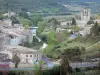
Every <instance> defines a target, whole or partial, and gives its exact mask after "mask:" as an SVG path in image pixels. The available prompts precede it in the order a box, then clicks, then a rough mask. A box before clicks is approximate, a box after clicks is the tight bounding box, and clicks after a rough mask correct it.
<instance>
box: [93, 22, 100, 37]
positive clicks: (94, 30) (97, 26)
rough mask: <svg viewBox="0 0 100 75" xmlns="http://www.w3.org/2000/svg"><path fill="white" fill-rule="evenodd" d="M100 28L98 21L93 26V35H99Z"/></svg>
mask: <svg viewBox="0 0 100 75" xmlns="http://www.w3.org/2000/svg"><path fill="white" fill-rule="evenodd" d="M99 28H100V26H99V25H98V23H97V22H96V23H95V24H94V26H93V27H92V28H91V35H92V36H99V32H100V31H99Z"/></svg>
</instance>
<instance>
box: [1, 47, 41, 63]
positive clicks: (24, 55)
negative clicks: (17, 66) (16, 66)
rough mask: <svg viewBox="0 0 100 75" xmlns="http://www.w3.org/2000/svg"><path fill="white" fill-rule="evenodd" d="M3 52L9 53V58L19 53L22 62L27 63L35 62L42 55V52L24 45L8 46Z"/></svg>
mask: <svg viewBox="0 0 100 75" xmlns="http://www.w3.org/2000/svg"><path fill="white" fill-rule="evenodd" d="M3 53H7V54H8V58H9V59H12V57H13V56H14V55H15V54H17V55H18V56H19V57H20V59H21V62H20V63H26V64H33V63H34V62H35V61H37V60H38V59H40V58H41V57H42V53H40V52H38V51H36V50H33V49H29V48H26V47H22V46H8V47H7V49H6V50H5V51H3Z"/></svg>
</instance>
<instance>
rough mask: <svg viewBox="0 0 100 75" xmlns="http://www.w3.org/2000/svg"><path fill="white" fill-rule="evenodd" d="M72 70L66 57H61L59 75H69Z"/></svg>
mask: <svg viewBox="0 0 100 75" xmlns="http://www.w3.org/2000/svg"><path fill="white" fill-rule="evenodd" d="M71 72H72V68H71V67H70V65H69V60H68V58H67V56H66V55H63V56H62V61H61V68H60V75H70V73H71Z"/></svg>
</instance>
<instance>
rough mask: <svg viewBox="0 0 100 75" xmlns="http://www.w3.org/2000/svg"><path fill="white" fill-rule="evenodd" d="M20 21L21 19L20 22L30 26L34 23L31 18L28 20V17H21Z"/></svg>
mask: <svg viewBox="0 0 100 75" xmlns="http://www.w3.org/2000/svg"><path fill="white" fill-rule="evenodd" d="M19 21H20V23H21V24H23V25H24V26H25V25H29V26H32V25H33V23H32V21H31V20H28V19H25V18H20V19H19Z"/></svg>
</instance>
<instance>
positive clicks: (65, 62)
mask: <svg viewBox="0 0 100 75" xmlns="http://www.w3.org/2000/svg"><path fill="white" fill-rule="evenodd" d="M82 49H83V50H84V48H83V47H82V48H79V47H71V48H67V49H65V50H64V52H63V54H62V61H61V75H69V74H71V73H72V68H71V67H70V65H69V60H71V59H74V57H80V56H81V53H82Z"/></svg>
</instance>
